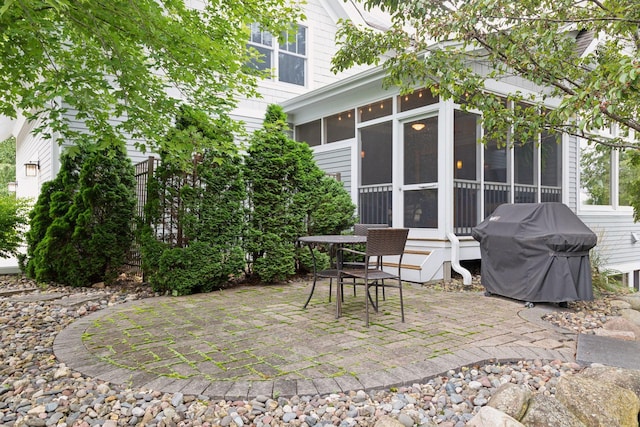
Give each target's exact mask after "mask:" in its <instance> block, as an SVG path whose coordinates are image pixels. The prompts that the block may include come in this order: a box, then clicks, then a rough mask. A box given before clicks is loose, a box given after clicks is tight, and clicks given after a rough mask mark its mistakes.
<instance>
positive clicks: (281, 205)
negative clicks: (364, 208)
mask: <svg viewBox="0 0 640 427" xmlns="http://www.w3.org/2000/svg"><path fill="white" fill-rule="evenodd" d="M287 131H288V127H287V117H286V114H284V112H283V111H282V108H281V107H279V106H277V105H271V106H269V107H268V109H267V113H266V116H265V121H264V125H263V128H262V129H259V130H257V131H255V132H254V134H253V137H252V138H251V140H250V146H249V149H248V152H247V156H246V158H245V179H246V181H247V193H248V201H249V217H248V220H247V232H246V237H245V241H244V242H245V249H246V251H247V253H248V254H249V261H250V262H249V265H248V269H247V273H248V274H249V275H255V276H257V277H258V278H259V279H260V280H262V281H264V282H273V281H278V280H284V279H286V278H288V277H290V276H292V275H293V274H294V273H295V271H296V270H295V268H296V264H297V265H298V266H303V268H304V269H308V261H307V262H305V261H303V260H304V259H305V258H306V257H307V256H306V255H305V254H304V251H301V250H296V240H297V238H298V237H300V236H302V235H307V234H310V233H313V234H338V233H340V232H341V231H343V230H345V229H347V228H349V227H351V226H352V225H353V224H354V223H355V221H356V218H355V205H354V204H353V203H352V202H351V199H350V196H349V194H348V193H347V192H346V190H344V188H343V186H342V184H341V183H339V182H336V181H335V180H333V179H331V178H328V177H326V176H325V174H324V172H323V171H322V170H321V169H320V168H319V167H318V166H317V165H316V163H315V161H314V159H313V152H312V151H311V149H310V148H309V147H308V146H307V144H304V143H300V142H297V141H294V140H293V139H291V138H289V136H288V135H287ZM323 263H324V262H323Z"/></svg>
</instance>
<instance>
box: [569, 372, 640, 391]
mask: <svg viewBox="0 0 640 427" xmlns="http://www.w3.org/2000/svg"><path fill="white" fill-rule="evenodd" d="M580 375H581V376H583V377H585V378H590V379H592V380H594V381H607V382H612V383H614V384H615V385H617V386H619V387H622V388H626V389H628V390H631V391H633V392H634V393H635V394H636V396H638V398H640V371H636V370H633V369H623V368H615V367H611V366H590V367H588V368H586V369H585V370H584V371H582V373H581V374H580Z"/></svg>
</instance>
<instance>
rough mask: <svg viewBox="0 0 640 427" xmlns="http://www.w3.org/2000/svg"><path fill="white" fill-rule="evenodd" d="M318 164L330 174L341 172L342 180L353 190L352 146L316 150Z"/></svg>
mask: <svg viewBox="0 0 640 427" xmlns="http://www.w3.org/2000/svg"><path fill="white" fill-rule="evenodd" d="M314 158H315V160H316V164H317V165H318V166H319V167H320V169H322V170H323V171H325V172H326V173H328V174H332V175H333V174H340V182H342V183H343V184H344V188H345V189H346V190H347V191H349V192H351V147H342V148H339V149H336V150H325V151H316V152H315V153H314Z"/></svg>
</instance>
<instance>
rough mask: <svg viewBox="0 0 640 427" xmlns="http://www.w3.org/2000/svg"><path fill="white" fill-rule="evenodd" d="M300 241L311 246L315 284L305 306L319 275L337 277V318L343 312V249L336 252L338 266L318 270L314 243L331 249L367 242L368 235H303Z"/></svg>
mask: <svg viewBox="0 0 640 427" xmlns="http://www.w3.org/2000/svg"><path fill="white" fill-rule="evenodd" d="M298 241H299V242H301V243H305V244H307V246H308V247H309V251H311V258H312V259H313V285H312V286H311V292H309V297H308V298H307V302H305V303H304V308H307V305H308V304H309V301H311V297H312V296H313V292H314V290H315V289H316V282H317V280H318V277H327V278H330V279H332V278H335V279H337V280H336V289H337V291H336V318H338V317H340V314H341V312H342V286H340V283H339V277H338V276H339V275H338V272H339V271H340V270H341V269H342V251H335V252H336V265H335V267H336V268H331V269H328V270H321V271H318V269H317V266H316V257H315V255H314V253H313V247H312V246H313V244H314V243H315V244H319V245H328V246H329V247H330V251H332V250H333V249H334V248H338V247H341V246H343V245H352V244H358V243H367V236H360V235H354V234H325V235H319V236H303V237H300V238H298Z"/></svg>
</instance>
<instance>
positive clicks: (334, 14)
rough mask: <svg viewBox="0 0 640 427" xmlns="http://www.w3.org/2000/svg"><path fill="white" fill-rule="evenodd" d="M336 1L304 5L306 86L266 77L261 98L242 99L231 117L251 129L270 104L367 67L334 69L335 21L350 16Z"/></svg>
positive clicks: (259, 122) (318, 0) (312, 0)
mask: <svg viewBox="0 0 640 427" xmlns="http://www.w3.org/2000/svg"><path fill="white" fill-rule="evenodd" d="M338 1H342V0H338ZM334 3H336V4H337V2H336V0H326V1H325V0H310V1H308V2H307V3H306V4H305V5H304V10H305V15H306V17H307V20H306V21H305V22H301V23H300V24H301V25H304V26H306V27H307V68H306V80H307V84H306V86H304V87H303V86H298V85H294V84H289V83H281V82H278V81H277V80H263V81H262V82H260V83H259V87H258V91H259V93H260V94H261V98H258V99H241V100H240V101H239V103H238V106H237V108H236V109H235V110H234V112H233V115H232V117H233V118H235V119H237V120H242V121H244V122H245V124H246V128H247V130H248V131H249V132H251V131H253V130H255V129H258V128H260V127H261V126H262V121H263V119H264V114H265V111H266V109H267V106H268V105H270V104H280V103H282V102H283V101H285V100H287V99H290V98H293V97H296V96H298V95H302V94H304V93H307V92H308V91H310V90H313V89H316V88H319V87H322V86H325V85H327V84H330V83H333V82H335V81H338V80H342V79H344V78H345V77H348V76H351V75H354V74H357V73H358V72H359V71H362V70H363V69H365V67H354V68H352V69H349V70H347V71H345V72H342V73H339V74H334V73H332V72H331V58H332V57H333V55H334V54H335V53H336V52H337V50H338V48H337V46H336V43H335V35H336V31H337V29H338V26H337V24H336V20H337V19H339V18H347V15H346V14H345V12H344V11H343V10H342V8H341V7H340V6H338V7H336V4H334Z"/></svg>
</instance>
